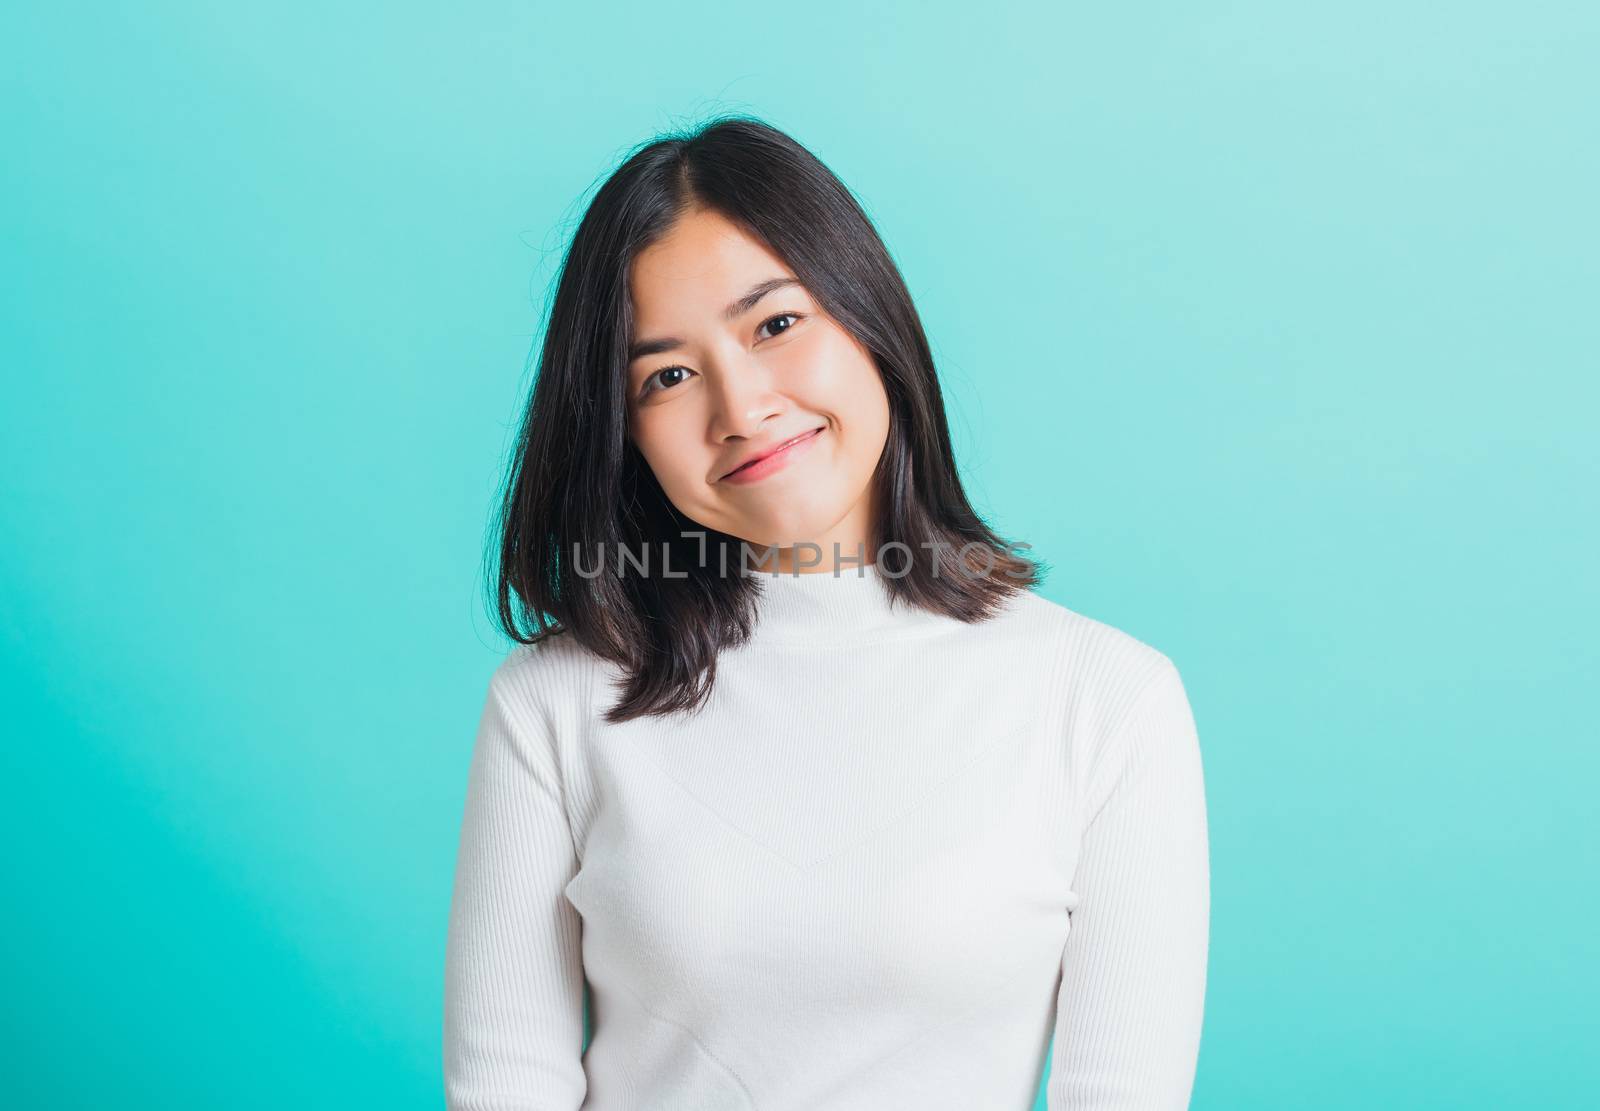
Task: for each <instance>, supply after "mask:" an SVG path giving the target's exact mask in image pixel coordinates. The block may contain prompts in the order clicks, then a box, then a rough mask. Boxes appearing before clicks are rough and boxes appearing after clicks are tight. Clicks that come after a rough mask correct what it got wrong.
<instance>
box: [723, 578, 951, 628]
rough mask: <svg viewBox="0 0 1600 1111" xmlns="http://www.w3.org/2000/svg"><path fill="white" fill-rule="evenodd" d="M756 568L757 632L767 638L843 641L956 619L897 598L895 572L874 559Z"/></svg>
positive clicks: (928, 626)
mask: <svg viewBox="0 0 1600 1111" xmlns="http://www.w3.org/2000/svg"><path fill="white" fill-rule="evenodd" d="M752 574H753V577H754V578H756V579H757V580H759V582H760V584H761V591H762V595H761V600H760V602H759V603H758V604H757V607H758V617H757V623H756V636H757V638H758V639H760V640H762V641H768V642H781V643H815V644H823V643H827V644H840V643H848V642H850V641H858V640H864V639H882V638H885V637H898V636H901V635H906V634H911V633H919V632H922V631H925V630H928V629H930V628H932V627H934V626H936V625H939V624H941V623H947V622H949V621H951V620H953V619H951V618H946V617H944V616H943V615H942V614H935V613H930V612H929V611H927V610H924V609H920V608H918V607H915V606H913V605H911V604H910V603H908V602H906V601H903V600H902V601H896V600H895V599H894V597H893V595H892V594H891V593H890V579H889V577H888V576H885V575H883V574H882V573H881V572H880V571H879V570H878V567H877V565H876V564H873V563H865V564H861V565H859V566H857V565H855V564H845V565H841V566H840V567H838V568H837V570H835V569H834V568H829V569H828V570H825V571H810V572H806V573H803V574H798V575H797V574H794V573H792V572H777V573H774V572H771V571H758V572H752Z"/></svg>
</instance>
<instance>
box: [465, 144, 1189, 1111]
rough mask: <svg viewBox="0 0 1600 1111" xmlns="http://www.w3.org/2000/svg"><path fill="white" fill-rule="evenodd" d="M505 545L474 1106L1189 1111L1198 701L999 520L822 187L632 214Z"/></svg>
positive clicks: (611, 221)
mask: <svg viewBox="0 0 1600 1111" xmlns="http://www.w3.org/2000/svg"><path fill="white" fill-rule="evenodd" d="M500 525H501V529H500V533H501V543H500V559H499V568H498V585H497V596H498V609H499V615H500V619H501V621H502V623H503V624H504V626H505V628H506V630H507V632H508V633H509V634H510V635H511V636H512V637H513V638H514V639H515V640H516V641H517V642H518V643H517V644H516V645H515V646H514V647H513V648H512V649H511V650H510V652H509V654H508V655H507V656H506V658H505V659H504V661H503V663H502V664H501V665H500V666H499V668H498V669H497V670H496V671H495V673H494V675H493V677H492V679H491V680H490V683H489V690H488V693H487V698H486V703H485V707H484V710H483V715H482V718H481V721H480V725H479V729H478V734H477V741H476V747H475V750H474V755H473V760H472V765H471V771H470V778H469V786H468V794H467V801H466V811H465V816H464V819H463V823H462V828H461V840H460V848H459V853H460V855H459V860H458V864H457V871H456V879H455V890H454V899H453V904H452V908H451V914H450V922H449V944H448V952H447V954H446V968H445V994H446V1001H445V1014H444V1022H445V1026H444V1065H445V1085H446V1094H447V1102H448V1105H449V1106H450V1107H451V1108H452V1109H455V1111H534V1109H539V1111H556V1109H562V1111H566V1109H575V1108H579V1107H582V1108H585V1109H588V1111H633V1109H640V1108H644V1109H654V1108H662V1109H672V1111H676V1109H685V1111H688V1109H693V1111H713V1109H724V1108H726V1109H735V1108H739V1109H757V1108H759V1109H760V1111H800V1109H806V1111H835V1109H837V1111H844V1109H851V1111H855V1109H860V1111H869V1109H870V1111H886V1109H887V1111H899V1109H908V1111H909V1109H917V1111H934V1109H950V1111H956V1109H960V1111H974V1109H980V1111H986V1109H990V1108H1002V1109H1015V1111H1025V1109H1027V1108H1030V1107H1032V1105H1033V1099H1034V1096H1035V1094H1036V1092H1037V1090H1038V1088H1039V1084H1040V1078H1041V1073H1042V1071H1043V1070H1044V1068H1045V1066H1046V1064H1048V1066H1049V1069H1050V1076H1049V1081H1048V1086H1047V1092H1048V1100H1047V1102H1048V1106H1049V1107H1050V1108H1051V1109H1052V1111H1065V1109H1067V1108H1074V1109H1090V1108H1093V1109H1099V1111H1121V1109H1126V1111H1132V1109H1134V1108H1139V1109H1141V1111H1146V1109H1153V1108H1182V1107H1186V1106H1187V1105H1188V1101H1189V1094H1190V1090H1191V1087H1192V1084H1193V1079H1194V1072H1195V1065H1196V1059H1197V1053H1198V1049H1199V1041H1200V1030H1201V1018H1202V1009H1203V1000H1204V993H1205V980H1206V955H1207V942H1208V919H1209V903H1210V888H1209V867H1208V853H1207V828H1206V809H1205V801H1204V791H1203V786H1202V775H1201V760H1200V749H1199V743H1198V739H1197V736H1196V731H1195V726H1194V720H1193V717H1192V715H1191V712H1190V706H1189V702H1188V699H1187V697H1186V694H1185V690H1184V686H1183V683H1182V681H1181V680H1180V678H1179V674H1178V671H1177V669H1176V667H1175V666H1174V664H1173V662H1172V661H1171V660H1170V659H1169V658H1168V657H1167V656H1165V655H1164V654H1163V653H1161V652H1160V651H1158V650H1156V649H1155V648H1153V647H1151V646H1149V645H1147V644H1145V643H1143V642H1141V641H1139V640H1136V639H1134V638H1133V637H1132V636H1130V635H1128V634H1126V633H1123V632H1121V631H1119V630H1117V629H1116V628H1114V627H1112V626H1109V625H1105V624H1102V623H1100V622H1097V621H1095V620H1093V619H1090V618H1088V617H1086V616H1083V615H1080V614H1078V613H1077V612H1075V611H1073V610H1070V609H1067V608H1065V607H1063V606H1061V605H1058V604H1056V603H1054V602H1051V601H1049V600H1047V599H1045V598H1043V597H1042V596H1040V595H1038V594H1036V593H1034V592H1033V590H1032V589H1030V588H1031V587H1032V586H1033V585H1035V584H1036V583H1037V581H1038V570H1037V565H1036V564H1035V563H1034V562H1033V561H1030V560H1028V559H1027V558H1025V557H1023V556H1022V555H1020V554H1019V553H1018V551H1017V549H1018V548H1025V547H1026V545H1015V544H1008V543H1004V542H1002V540H1001V539H1000V538H999V537H997V536H996V535H995V534H994V533H992V532H991V531H990V530H989V529H988V528H987V527H986V526H985V525H984V523H983V522H982V521H980V520H979V518H978V516H977V514H976V513H975V512H974V511H973V509H972V507H971V506H970V505H969V504H968V501H967V498H966V496H965V494H964V493H963V491H962V488H961V483H960V481H959V479H958V477H957V473H956V468H955V464H954V460H953V458H952V452H951V447H950V439H949V435H948V432H947V430H946V425H945V414H944V407H943V403H942V401H941V397H940V392H939V384H938V379H937V377H936V375H935V370H934V366H933V361H932V357H931V355H930V353H929V348H928V343H927V339H926V337H925V336H924V333H923V330H922V326H921V323H920V321H919V320H918V317H917V313H916V310H915V309H914V307H913V306H912V302H911V298H910V296H909V294H908V293H907V291H906V287H905V284H904V282H903V281H902V279H901V276H900V274H899V273H898V271H897V269H896V267H895V265H894V263H893V262H892V261H891V259H890V257H889V254H888V252H887V251H886V250H885V248H884V246H883V244H882V242H881V241H880V240H879V238H878V236H877V234H876V232H875V230H874V229H873V227H872V225H871V223H870V222H869V221H868V219H867V217H866V216H865V214H864V213H863V212H862V210H861V209H860V207H859V206H858V205H857V203H856V202H855V200H854V199H853V198H852V196H851V194H850V193H849V191H848V190H847V189H846V188H845V187H844V185H842V184H841V183H840V182H839V180H838V179H837V178H836V177H835V176H834V175H833V174H832V173H831V172H830V171H829V170H828V169H827V168H826V167H825V166H824V165H823V164H822V163H821V162H820V161H818V160H817V159H816V158H815V157H814V156H813V155H812V154H810V153H809V152H808V151H807V150H805V149H804V148H803V147H802V146H800V145H799V144H798V143H796V142H795V141H794V140H793V139H791V138H789V137H788V136H786V135H785V134H783V133H782V132H780V131H778V130H776V129H774V128H772V127H770V126H768V125H766V124H764V123H762V122H760V121H757V120H751V119H747V118H724V119H719V120H715V121H713V122H712V123H710V124H708V125H706V126H704V127H702V128H700V129H698V130H697V131H695V132H694V133H691V134H688V135H681V136H674V137H669V138H665V139H661V140H658V141H655V142H653V143H651V144H649V145H647V146H644V147H642V148H641V149H639V150H637V151H636V152H635V153H634V154H633V155H632V156H631V157H630V158H628V159H627V161H626V163H625V164H624V165H623V166H622V167H621V168H620V169H618V170H617V171H616V173H615V174H614V175H613V176H611V177H610V178H609V179H608V180H607V181H606V182H605V183H604V185H603V186H602V187H601V189H600V190H599V191H598V193H597V194H596V196H595V198H594V200H593V203H592V204H591V205H590V206H589V209H588V211H587V213H586V215H585V217H584V219H583V221H582V223H581V225H580V226H579V228H578V230H577V233H576V235H575V237H574V240H573V243H572V246H571V249H570V251H569V253H568V255H567V258H566V260H565V263H564V266H563V270H562V274H561V277H560V281H559V283H558V287H557V292H556V296H555V301H554V304H553V306H552V309H551V315H550V320H549V324H548V328H547V333H546V337H545V340H544V345H543V351H542V358H541V361H540V364H539V373H538V377H537V381H536V385H535V387H534V390H533V396H532V398H531V401H530V404H529V406H528V410H527V414H526V418H525V420H524V422H523V425H522V430H521V436H520V439H519V442H518V445H517V448H516V452H515V459H514V466H513V469H512V473H511V476H510V480H509V482H508V484H507V489H506V496H505V501H504V505H503V512H502V517H501V521H500ZM586 989H587V991H586ZM586 1004H587V1012H588V1017H589V1019H590V1020H591V1022H590V1024H589V1025H588V1027H587V1028H586V1023H585V1012H586ZM1052 1038H1053V1043H1052ZM1052 1045H1053V1048H1052Z"/></svg>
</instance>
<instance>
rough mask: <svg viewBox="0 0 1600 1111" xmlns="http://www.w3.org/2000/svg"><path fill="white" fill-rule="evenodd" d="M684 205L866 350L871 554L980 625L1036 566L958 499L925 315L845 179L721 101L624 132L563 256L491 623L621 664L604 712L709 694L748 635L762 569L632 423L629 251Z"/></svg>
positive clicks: (628, 715) (689, 705)
mask: <svg viewBox="0 0 1600 1111" xmlns="http://www.w3.org/2000/svg"><path fill="white" fill-rule="evenodd" d="M693 207H700V208H705V209H710V210H713V211H715V212H717V213H719V214H721V215H722V216H724V217H726V218H727V219H728V220H730V221H731V222H733V223H735V224H736V225H738V226H740V227H741V228H742V229H743V230H744V231H746V233H747V234H749V235H751V236H752V237H753V238H755V239H756V240H758V241H760V242H763V243H765V244H766V246H767V247H768V249H769V250H771V251H772V252H773V253H774V254H776V255H777V256H778V257H779V258H781V259H783V260H784V261H785V263H787V264H788V266H789V267H790V268H791V269H792V270H793V271H794V274H795V276H796V277H797V278H799V279H800V282H801V283H802V284H803V285H804V286H805V288H806V290H807V291H808V292H809V293H810V294H811V295H812V297H813V298H814V299H815V300H816V302H817V303H818V304H819V305H820V306H821V307H822V308H823V310H824V311H825V312H827V313H828V314H829V315H830V316H831V317H832V318H833V319H834V320H835V321H837V322H838V323H839V324H840V325H841V326H842V327H843V328H844V329H845V330H846V331H848V332H849V333H850V334H851V335H853V336H854V337H855V338H856V339H857V341H859V342H860V343H861V344H862V345H863V346H864V347H865V348H866V349H867V350H868V351H870V352H871V353H872V356H873V359H874V361H875V363H876V364H877V367H878V370H879V373H880V374H881V375H882V376H883V383H884V387H885V390H886V392H887V394H888V397H889V408H890V421H889V433H888V439H887V443H886V444H885V447H884V451H883V455H882V457H881V458H880V460H879V463H878V467H877V470H876V472H875V473H874V478H873V481H874V482H876V483H877V491H876V492H877V502H878V505H879V507H880V509H879V519H878V520H877V521H876V522H875V526H874V527H875V530H876V534H877V535H876V537H875V544H874V545H873V546H871V547H869V558H871V555H870V553H873V552H876V553H880V554H879V556H878V558H877V563H878V564H879V571H880V573H882V576H883V578H884V580H885V582H886V583H887V584H888V586H889V587H890V589H891V592H892V593H893V595H894V596H895V597H896V598H898V599H901V600H903V602H905V603H909V604H912V605H916V606H921V607H924V608H926V609H930V610H933V611H936V612H940V613H944V614H947V615H949V616H952V617H955V618H958V619H960V620H962V621H967V622H975V621H980V620H983V619H985V618H988V617H992V616H994V614H995V613H997V612H998V611H999V609H1000V608H1002V606H1003V605H1004V603H1005V602H1006V600H1007V599H1008V597H1009V596H1010V595H1011V594H1012V593H1013V592H1016V591H1021V590H1026V589H1028V588H1030V587H1032V586H1033V585H1035V584H1037V582H1038V581H1039V575H1040V565H1039V564H1038V563H1036V562H1035V561H1033V560H1030V559H1028V558H1026V557H1023V556H1021V555H1018V554H1016V552H1015V551H1013V550H1012V549H1013V548H1014V547H1022V548H1026V547H1028V545H1026V544H1021V545H1010V544H1006V543H1003V542H1002V541H1001V539H1000V538H999V537H998V536H996V535H995V534H994V533H993V532H991V531H990V530H989V528H988V527H987V526H986V525H985V524H984V522H983V521H982V520H980V519H979V517H978V515H977V514H976V513H975V512H974V511H973V509H972V506H971V505H970V504H969V502H968V501H967V496H966V494H965V492H964V491H963V490H962V487H961V481H960V478H959V477H958V475H957V473H956V466H955V460H954V456H953V452H952V450H951V446H950V434H949V430H948V428H947V427H946V424H945V413H944V401H943V398H942V396H941V393H940V390H939V381H938V377H937V375H936V373H935V370H934V365H933V356H932V353H931V352H930V350H929V347H928V340H927V336H926V335H925V334H924V332H923V329H922V322H921V320H920V318H919V317H918V315H917V310H916V308H915V306H914V305H913V304H912V301H911V295H910V293H909V292H908V291H907V289H906V285H905V281H904V279H903V278H902V277H901V275H900V271H899V269H898V268H897V267H896V266H895V264H894V261H893V260H892V259H891V258H890V256H889V252H888V250H887V249H886V248H885V247H884V245H883V241H882V240H881V239H880V238H879V237H878V233H877V231H876V229H875V228H874V227H873V225H872V223H871V221H870V220H869V219H868V218H867V215H866V213H865V212H863V211H862V209H861V206H860V205H859V204H858V203H857V202H856V199H855V198H854V196H852V194H851V193H850V191H849V190H848V189H847V188H846V187H845V185H844V184H843V183H842V182H841V181H840V180H839V179H838V178H837V177H836V176H834V174H833V172H832V171H831V170H829V169H828V168H827V167H826V166H825V165H823V163H822V162H821V161H820V160H819V159H818V158H817V157H816V156H815V155H813V154H812V153H811V152H810V151H808V150H807V149H806V148H805V147H803V146H801V145H800V144H799V143H798V142H796V141H795V140H794V139H792V138H790V137H789V136H788V135H786V134H784V133H783V132H782V131H780V130H778V129H777V128H775V127H773V126H772V125H770V124H768V123H766V122H764V121H762V120H759V119H755V118H751V117H749V116H721V117H717V118H714V119H712V120H710V121H709V122H707V123H704V124H702V125H700V126H699V127H698V128H695V129H694V130H692V131H689V132H686V133H677V134H668V135H666V136H664V137H659V138H657V139H655V140H653V141H651V142H649V143H647V144H645V145H643V146H641V147H639V148H636V149H635V150H634V151H633V152H632V153H631V154H630V155H629V156H628V157H627V159H626V160H625V161H624V163H623V164H622V166H621V167H620V168H618V169H617V170H616V172H615V173H613V174H612V175H611V176H610V177H609V178H607V179H606V181H605V182H604V183H603V184H602V185H601V187H600V189H599V190H598V191H597V192H596V194H595V197H594V200H593V201H592V202H591V203H590V204H589V207H588V210H587V212H586V213H585V214H584V217H583V219H582V221H581V222H580V224H579V226H578V229H577V232H576V233H575V234H574V236H573V240H572V244H571V247H570V248H569V250H568V252H567V254H566V257H565V260H564V261H563V263H562V268H561V274H560V277H559V279H558V282H557V286H556V294H555V298H554V301H553V303H552V305H551V308H550V317H549V321H548V325H547V327H546V330H545V336H544V342H543V347H542V349H541V351H540V356H539V360H538V372H537V375H536V377H535V381H534V385H533V389H532V396H531V397H530V398H529V401H528V405H527V409H526V412H525V414H524V416H523V419H522V423H521V428H520V431H519V433H518V437H517V441H516V445H515V447H514V449H513V458H512V460H511V468H510V472H509V475H508V480H507V482H506V484H505V487H504V491H503V497H502V500H501V504H500V513H499V517H498V520H497V521H496V532H497V534H498V546H499V566H498V574H497V579H498V582H497V584H496V598H497V614H496V617H497V619H498V622H499V624H500V626H501V628H503V629H504V630H505V631H506V633H507V634H508V635H509V636H511V637H512V639H514V640H516V641H518V642H520V643H523V644H533V643H536V642H538V641H540V640H542V639H544V638H545V637H546V636H549V635H552V634H556V633H566V634H568V635H570V636H572V637H574V638H576V640H577V641H578V642H579V643H580V644H581V645H582V646H583V647H585V648H587V649H589V650H591V651H592V652H594V653H596V654H598V655H599V656H601V657H603V658H605V659H607V660H610V661H612V662H614V663H616V664H618V665H620V666H621V667H622V668H623V670H624V672H625V674H626V676H627V679H626V682H625V683H624V685H623V691H622V695H621V700H620V701H619V702H618V703H617V704H616V705H615V706H613V707H612V708H611V709H610V710H609V711H608V712H607V714H606V720H608V721H611V722H621V721H627V720H630V719H632V718H635V717H639V716H642V715H646V714H662V715H665V714H669V713H672V712H675V711H680V710H692V709H696V708H698V707H699V706H701V705H702V704H703V703H704V701H705V699H706V697H707V696H708V695H709V694H710V691H711V686H712V684H713V682H714V681H715V679H716V662H717V654H718V652H719V650H720V649H722V648H723V647H727V646H731V645H736V644H739V643H742V642H743V641H744V640H745V639H746V638H747V637H748V636H749V635H750V632H751V630H752V628H753V627H754V619H755V613H756V607H757V606H758V605H759V599H760V590H759V589H758V588H757V587H756V585H755V581H756V580H757V579H759V575H746V574H744V573H743V572H742V569H743V568H745V567H747V566H748V563H747V562H746V560H745V558H744V556H745V554H746V551H745V550H746V547H747V545H746V544H745V542H744V541H742V540H740V539H739V538H737V537H733V536H729V535H726V534H724V533H720V532H718V531H717V530H715V529H710V528H706V527H705V526H702V525H699V524H698V523H696V522H694V521H691V520H689V519H688V518H686V517H684V516H683V515H682V514H681V513H679V512H678V511H677V509H676V508H675V507H674V506H673V505H672V504H671V503H670V502H669V501H668V500H667V498H666V496H665V494H664V493H663V492H662V490H661V487H660V486H659V484H658V483H657V482H656V480H655V476H654V473H653V472H652V471H651V470H650V468H649V466H648V464H646V463H645V461H644V459H643V457H642V456H641V455H640V454H639V452H638V449H637V448H636V447H635V446H634V444H633V443H632V441H631V439H630V438H629V436H628V428H627V404H626V396H627V395H626V374H627V363H628V358H627V352H628V348H629V346H630V344H631V343H632V335H631V332H632V326H633V320H632V304H631V300H630V294H629V287H628V275H629V269H630V265H631V263H632V261H633V259H634V257H635V256H636V255H637V254H638V253H639V252H640V251H641V250H643V249H644V248H645V247H647V246H649V245H650V244H651V243H652V242H654V241H655V240H657V239H658V238H660V237H661V236H662V235H663V234H664V233H665V232H666V231H667V230H668V228H670V227H671V226H672V224H673V223H674V221H675V220H676V219H677V218H678V217H679V216H680V215H682V214H683V213H684V212H685V211H687V210H689V209H690V208H693ZM896 542H897V543H896ZM595 549H597V550H598V551H599V552H600V554H601V555H602V556H604V555H605V553H608V552H616V553H623V552H627V553H634V555H631V556H629V557H628V559H627V560H626V561H625V560H624V559H623V558H622V557H621V556H620V555H619V557H618V559H617V565H616V566H611V565H608V564H607V563H606V562H605V561H604V560H603V559H602V560H601V561H600V562H601V568H600V572H599V573H596V572H595V570H594V568H593V566H592V564H593V563H594V562H595V560H594V557H592V556H590V555H588V554H587V553H588V552H590V551H591V550H595ZM649 552H660V553H661V554H662V555H663V557H664V558H665V559H667V560H668V562H669V564H670V567H671V568H673V571H672V576H683V577H671V576H668V575H664V574H653V573H646V574H633V575H627V574H624V567H623V564H624V562H628V563H632V564H633V565H634V566H635V568H637V566H638V564H639V559H638V553H649ZM845 554H846V555H855V554H857V553H845ZM890 554H904V555H905V558H904V559H897V560H890V559H888V558H887V556H888V555H890ZM827 558H829V559H831V558H832V553H828V555H827ZM585 564H589V565H590V566H588V567H585V566H584V565H585ZM830 566H831V564H830ZM723 569H741V570H740V573H726V572H725V571H724V570H723ZM685 572H687V574H685ZM821 573H827V572H821ZM841 573H842V574H849V573H850V571H849V570H848V568H846V569H844V570H842V571H841ZM547 617H548V620H547Z"/></svg>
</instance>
